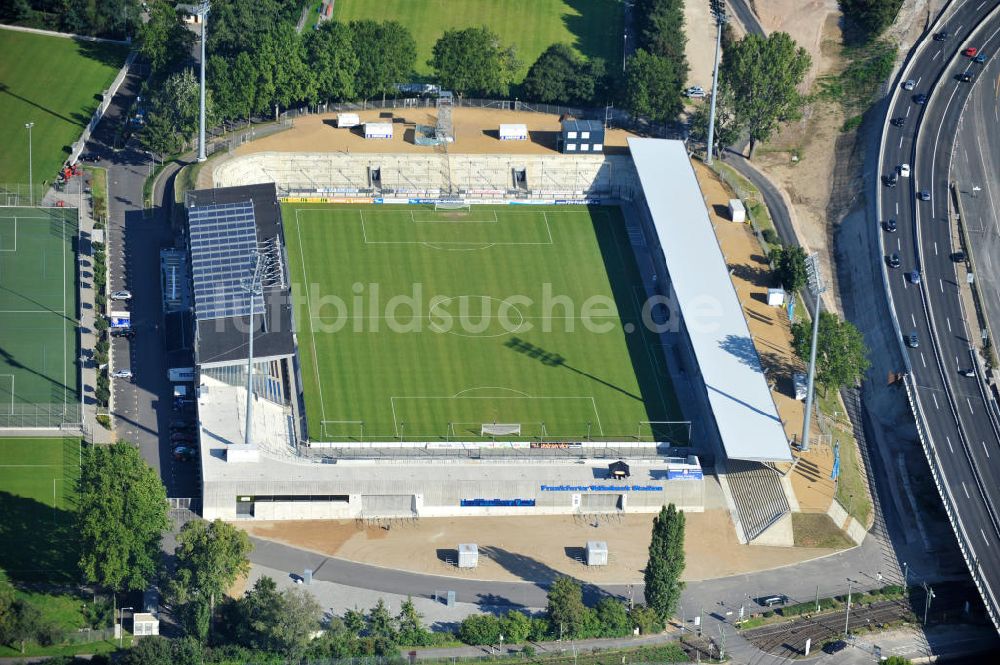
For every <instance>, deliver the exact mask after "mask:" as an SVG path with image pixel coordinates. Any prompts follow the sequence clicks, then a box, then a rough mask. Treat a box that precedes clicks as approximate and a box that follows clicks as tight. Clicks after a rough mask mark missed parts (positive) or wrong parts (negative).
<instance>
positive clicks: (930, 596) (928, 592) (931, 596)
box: [924, 582, 934, 626]
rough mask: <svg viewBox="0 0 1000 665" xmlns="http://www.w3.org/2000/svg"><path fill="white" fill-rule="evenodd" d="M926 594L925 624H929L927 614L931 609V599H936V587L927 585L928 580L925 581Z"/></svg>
mask: <svg viewBox="0 0 1000 665" xmlns="http://www.w3.org/2000/svg"><path fill="white" fill-rule="evenodd" d="M924 594H925V595H926V596H927V598H926V600H925V601H924V625H925V626H926V625H927V615H928V613H929V612H930V611H931V601H932V600H934V589H932V588H931V587H929V586H927V582H924Z"/></svg>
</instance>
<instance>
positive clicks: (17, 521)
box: [0, 437, 81, 583]
mask: <svg viewBox="0 0 1000 665" xmlns="http://www.w3.org/2000/svg"><path fill="white" fill-rule="evenodd" d="M80 452H81V451H80V440H79V439H39V438H28V437H24V438H0V515H3V518H2V519H0V569H2V570H3V571H4V572H5V573H6V574H7V576H8V577H10V578H12V579H15V580H21V581H39V582H53V583H55V582H75V581H76V562H77V556H78V549H77V546H76V538H75V536H74V535H73V533H72V531H73V524H74V521H75V506H76V496H77V481H78V479H79V477H80Z"/></svg>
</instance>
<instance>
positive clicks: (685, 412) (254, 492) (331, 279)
mask: <svg viewBox="0 0 1000 665" xmlns="http://www.w3.org/2000/svg"><path fill="white" fill-rule="evenodd" d="M452 153H455V154H452ZM211 178H212V183H213V185H214V187H213V188H211V189H202V190H196V191H190V192H188V193H187V195H186V200H185V206H186V208H187V211H188V218H189V247H190V252H191V267H192V283H191V287H192V289H193V295H194V299H193V300H194V303H195V319H196V344H195V346H196V362H197V364H198V369H199V373H198V383H199V386H198V397H197V399H198V409H199V417H200V426H201V430H202V431H201V441H202V444H203V445H202V451H201V464H202V476H203V503H202V512H203V515H204V517H205V518H207V519H213V518H217V517H218V518H223V519H262V520H281V519H358V520H368V519H373V520H381V519H416V518H420V517H434V516H462V515H540V514H584V515H603V514H621V513H626V512H628V513H634V512H656V511H658V510H659V508H660V507H661V506H662V505H663V504H665V503H668V502H673V503H674V504H676V505H677V506H678V507H679V508H682V509H684V510H687V511H701V510H703V509H704V501H705V499H704V494H705V487H704V483H705V477H704V474H703V467H704V468H708V467H710V468H711V469H712V470H714V472H715V473H716V474H717V475H718V476H719V478H720V481H721V484H722V486H723V489H724V490H725V493H726V498H727V502H728V504H729V506H730V510H731V513H732V514H733V516H734V518H736V519H735V520H734V521H735V522H736V523H737V532H738V535H739V537H740V538H741V540H742V541H743V542H747V541H754V540H757V541H761V540H763V539H764V538H765V532H768V530H769V529H770V528H771V527H772V526H774V525H775V524H778V523H779V522H782V521H784V520H786V519H787V518H788V515H789V510H790V509H789V503H788V500H787V499H786V498H785V491H784V489H783V487H782V483H781V480H780V478H779V475H778V474H777V473H776V472H775V471H774V469H773V467H772V466H771V464H772V463H774V462H787V461H790V460H791V455H790V449H789V444H788V441H787V438H786V436H785V432H784V429H783V427H782V422H781V420H780V418H779V417H778V415H777V410H776V407H775V404H774V401H773V398H772V396H771V393H770V390H769V387H768V384H767V381H766V378H765V376H764V373H763V370H762V368H761V363H760V358H759V357H758V355H757V351H756V349H755V348H754V344H753V341H752V339H751V337H750V334H749V330H748V327H747V323H746V320H745V318H744V316H743V313H742V308H741V306H740V303H739V301H738V298H737V295H736V293H735V290H734V288H733V285H732V283H731V282H730V279H729V274H728V271H727V267H726V263H725V260H724V258H723V256H722V253H721V250H720V248H719V246H718V243H717V241H716V239H715V236H714V232H713V230H712V227H711V224H710V221H709V219H708V214H707V211H706V209H705V203H704V200H703V198H702V195H701V192H700V189H699V186H698V182H697V180H696V178H695V175H694V171H693V168H692V166H691V164H690V161H689V157H688V154H687V152H686V149H685V146H684V144H683V143H681V142H678V141H670V140H660V139H640V138H629V139H628V145H627V150H621V151H615V152H614V154H593V153H591V154H558V153H553V152H552V151H549V152H548V153H543V154H511V153H509V152H508V153H503V154H500V153H496V154H458V153H457V151H456V148H455V146H450V147H449V148H448V149H445V150H443V151H442V150H439V149H435V150H432V151H430V150H429V151H427V152H425V153H415V154H403V153H393V154H387V153H359V152H348V151H341V152H314V153H308V152H280V151H263V152H254V153H247V154H240V155H237V156H232V157H230V158H229V159H227V160H224V161H222V162H220V163H218V164H217V165H215V167H214V169H213V171H212V174H211ZM251 321H252V324H251V323H250V322H251ZM248 368H252V371H251V372H250V374H251V375H252V380H248V371H247V369H248ZM248 388H249V389H248ZM248 397H249V399H248Z"/></svg>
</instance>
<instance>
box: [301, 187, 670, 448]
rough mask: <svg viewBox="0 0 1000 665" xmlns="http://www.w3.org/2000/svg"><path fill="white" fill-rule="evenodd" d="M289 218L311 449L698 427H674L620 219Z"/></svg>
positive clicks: (546, 215)
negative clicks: (500, 428) (499, 428)
mask: <svg viewBox="0 0 1000 665" xmlns="http://www.w3.org/2000/svg"><path fill="white" fill-rule="evenodd" d="M283 218H284V223H285V240H286V244H287V248H288V257H289V263H290V273H291V280H292V288H293V298H294V301H295V317H296V321H297V328H298V346H299V353H300V357H301V361H302V377H303V382H304V385H305V401H306V415H307V421H308V427H309V438H310V439H312V440H313V441H343V440H359V439H363V440H366V441H373V440H393V439H397V440H398V439H406V440H419V441H437V440H445V439H451V440H465V441H469V440H476V439H479V438H480V437H481V436H484V434H483V430H482V426H483V425H484V424H492V423H496V424H505V425H514V424H517V425H520V433H519V434H518V433H514V432H510V433H504V434H502V435H499V436H497V439H505V440H513V439H528V438H537V437H542V436H547V437H549V438H550V439H551V438H558V437H565V438H567V439H569V438H575V439H582V438H583V437H585V436H587V435H588V433H589V435H590V436H591V437H592V438H595V439H598V438H603V439H605V440H635V439H636V438H639V437H641V438H643V439H648V438H653V437H657V438H664V437H666V438H668V439H671V440H674V441H678V442H679V441H680V437H682V436H683V435H684V434H683V433H682V432H686V428H684V427H677V426H676V425H668V424H665V423H666V422H667V421H677V420H679V419H680V418H681V415H680V410H679V408H678V406H677V400H676V397H675V395H674V391H673V387H672V385H671V382H670V378H669V375H668V373H667V370H666V365H665V362H664V357H663V350H662V348H661V346H660V342H659V338H658V336H657V335H655V334H654V333H652V332H651V331H650V330H649V329H648V327H646V326H645V325H643V323H642V319H641V307H642V304H643V302H644V301H645V297H646V296H645V291H644V289H643V287H642V284H641V281H640V276H639V272H638V268H637V266H636V262H635V258H634V254H633V249H632V246H631V244H630V241H629V235H628V232H627V229H626V226H625V224H624V221H623V219H622V216H621V212H620V210H619V209H618V208H614V207H591V208H587V207H583V206H579V207H578V206H572V207H568V206H558V207H556V206H544V207H540V206H496V207H493V206H474V207H472V208H471V209H465V210H461V211H435V210H434V209H432V208H430V207H416V206H347V205H334V206H329V205H306V204H298V203H295V204H285V205H284V206H283ZM616 309H617V311H616ZM626 331H631V332H626ZM659 423H663V424H659ZM485 436H487V437H489V436H490V435H489V434H487V435H485Z"/></svg>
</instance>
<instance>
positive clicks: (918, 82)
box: [914, 76, 923, 87]
mask: <svg viewBox="0 0 1000 665" xmlns="http://www.w3.org/2000/svg"><path fill="white" fill-rule="evenodd" d="M920 78H923V77H922V76H921V77H920ZM920 78H918V79H917V85H920ZM914 87H916V86H914Z"/></svg>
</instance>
